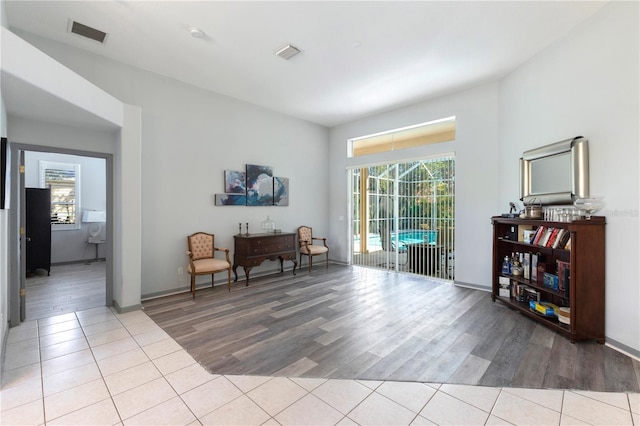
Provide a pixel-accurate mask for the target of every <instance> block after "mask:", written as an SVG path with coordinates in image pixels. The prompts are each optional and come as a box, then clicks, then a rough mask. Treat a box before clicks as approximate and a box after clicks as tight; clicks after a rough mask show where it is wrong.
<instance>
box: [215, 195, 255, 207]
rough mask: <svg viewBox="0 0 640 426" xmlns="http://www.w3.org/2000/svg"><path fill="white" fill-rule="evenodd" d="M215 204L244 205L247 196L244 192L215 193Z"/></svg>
mask: <svg viewBox="0 0 640 426" xmlns="http://www.w3.org/2000/svg"><path fill="white" fill-rule="evenodd" d="M215 201H216V206H246V205H247V196H246V195H244V194H216V198H215Z"/></svg>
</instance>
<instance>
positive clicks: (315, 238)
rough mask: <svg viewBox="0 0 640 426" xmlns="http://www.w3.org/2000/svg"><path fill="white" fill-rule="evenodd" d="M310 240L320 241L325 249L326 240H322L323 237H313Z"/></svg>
mask: <svg viewBox="0 0 640 426" xmlns="http://www.w3.org/2000/svg"><path fill="white" fill-rule="evenodd" d="M312 240H318V241H322V244H324V246H325V247H327V239H326V238H323V237H313V238H312Z"/></svg>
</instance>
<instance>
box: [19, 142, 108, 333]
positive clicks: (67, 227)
mask: <svg viewBox="0 0 640 426" xmlns="http://www.w3.org/2000/svg"><path fill="white" fill-rule="evenodd" d="M11 162H12V164H13V165H14V166H15V168H14V167H12V169H13V170H16V178H17V179H16V180H15V181H14V182H15V185H12V194H13V195H12V198H13V197H15V198H13V199H14V202H13V203H12V205H13V209H12V210H13V211H12V213H11V219H10V233H11V234H13V235H16V236H17V237H18V238H17V244H16V245H13V244H12V245H11V252H12V253H14V255H12V256H11V257H12V260H11V264H12V267H11V270H12V271H11V282H13V283H16V284H15V287H13V286H12V289H11V290H10V293H11V305H10V311H11V321H10V323H11V326H15V325H17V324H19V322H21V321H25V320H34V319H40V318H46V317H51V316H56V315H61V314H65V313H70V312H74V311H80V310H86V309H90V308H94V307H102V306H111V304H112V300H113V289H112V287H113V271H112V269H113V253H112V250H113V245H112V243H111V241H110V240H111V239H112V229H111V223H110V221H111V218H110V217H109V215H108V214H107V212H109V211H112V203H113V156H112V155H111V154H107V153H97V152H88V151H78V150H72V149H60V148H54V147H44V146H36V145H28V144H20V143H13V144H12V151H11ZM14 191H15V192H14ZM33 192H35V193H47V194H49V195H48V196H47V197H45V198H46V199H45V201H44V203H43V204H42V205H40V206H38V204H37V203H32V205H29V203H30V201H29V200H30V196H29V193H33ZM34 206H35V207H34ZM85 211H88V212H91V213H92V214H90V215H87V214H83V213H84V212H85ZM35 213H37V215H39V216H40V219H39V220H40V222H41V223H42V224H44V230H43V229H42V228H40V229H34V228H33V227H31V226H30V225H29V224H28V217H30V216H32V214H35ZM96 213H101V214H98V215H96ZM86 217H89V218H91V217H94V218H95V217H98V218H101V219H100V222H101V223H94V222H95V220H84V219H85V218H86ZM96 229H100V231H101V233H100V235H93V234H95V230H96ZM92 232H93V234H92ZM46 237H48V238H46ZM47 240H48V241H47ZM98 240H99V241H98ZM30 253H31V255H32V256H33V254H34V253H38V254H39V255H40V256H41V258H38V260H37V261H36V262H31V261H30V260H31V259H29V258H28V256H29V254H30ZM27 273H28V275H27ZM16 296H17V297H16Z"/></svg>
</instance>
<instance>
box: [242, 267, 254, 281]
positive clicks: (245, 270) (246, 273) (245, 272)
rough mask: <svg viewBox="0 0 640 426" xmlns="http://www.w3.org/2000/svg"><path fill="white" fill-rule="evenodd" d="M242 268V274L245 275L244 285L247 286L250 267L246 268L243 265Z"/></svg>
mask: <svg viewBox="0 0 640 426" xmlns="http://www.w3.org/2000/svg"><path fill="white" fill-rule="evenodd" d="M243 268H244V276H245V277H246V283H245V285H246V286H248V285H249V274H250V273H251V269H252V268H247V267H246V266H243Z"/></svg>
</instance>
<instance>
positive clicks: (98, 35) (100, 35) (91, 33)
mask: <svg viewBox="0 0 640 426" xmlns="http://www.w3.org/2000/svg"><path fill="white" fill-rule="evenodd" d="M71 32H72V33H74V34H78V35H80V36H82V37H86V38H90V39H91V40H95V41H97V42H98V43H104V40H105V39H106V38H107V33H105V32H102V31H100V30H96V29H95V28H91V27H89V26H87V25H84V24H81V23H80V22H76V21H72V22H71Z"/></svg>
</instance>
